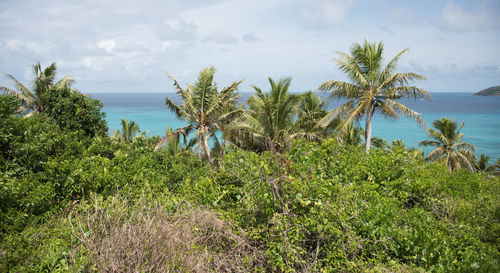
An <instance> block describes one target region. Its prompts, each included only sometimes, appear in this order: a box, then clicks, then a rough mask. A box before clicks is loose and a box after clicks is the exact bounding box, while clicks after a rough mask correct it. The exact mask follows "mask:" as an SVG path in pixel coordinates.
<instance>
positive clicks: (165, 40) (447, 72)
mask: <svg viewBox="0 0 500 273" xmlns="http://www.w3.org/2000/svg"><path fill="white" fill-rule="evenodd" d="M498 14H500V1H498V0H489V1H488V0H484V1H482V0H476V1H441V0H434V1H389V0H371V1H368V0H287V1H285V0H248V1H247V0H227V1H223V0H213V1H210V0H183V1H182V0H180V1H177V0H175V1H174V0H154V1H133V0H107V1H101V0H87V1H62V0H52V1H44V2H40V1H35V0H31V1H24V0H2V1H0V85H3V86H9V87H11V86H12V85H11V82H9V80H8V79H7V77H6V76H5V74H7V73H10V74H12V75H14V76H15V77H16V78H17V79H18V80H20V81H22V82H24V83H26V84H29V81H30V80H31V79H32V70H31V66H32V64H33V63H35V62H36V61H37V60H40V62H41V63H42V66H47V65H49V64H50V63H51V62H54V61H55V62H57V66H58V73H59V74H58V75H59V76H60V77H61V76H63V75H71V76H73V77H74V78H75V79H76V80H77V82H76V84H75V87H77V88H79V89H80V90H81V91H83V92H88V93H96V92H172V91H173V90H174V89H173V88H172V84H171V81H170V80H169V79H168V78H167V77H166V73H167V72H168V73H170V74H172V75H174V76H175V77H177V78H178V79H179V80H180V81H181V83H183V84H186V83H188V82H193V81H194V80H195V79H196V76H197V73H198V72H199V71H200V70H201V69H202V68H203V67H206V66H210V65H213V66H215V67H216V68H217V74H216V81H217V82H218V84H219V85H226V84H228V83H230V82H231V81H236V80H241V79H245V80H244V83H243V85H242V86H241V88H240V90H241V91H250V90H251V88H250V85H257V86H260V87H262V88H263V89H264V90H266V89H267V87H268V83H267V77H268V76H271V77H273V78H279V77H284V76H289V77H292V78H293V80H292V89H293V90H294V91H306V90H314V89H316V88H317V87H318V86H319V85H320V84H321V83H322V82H324V81H326V80H330V79H338V80H345V78H344V76H343V75H342V73H341V72H340V71H339V70H338V69H337V68H336V65H335V63H334V62H333V59H334V58H336V57H337V54H336V52H337V51H343V52H347V51H348V50H349V47H350V46H351V45H352V44H353V43H361V42H362V41H363V40H364V39H365V38H366V39H367V40H369V41H383V42H384V44H385V56H386V59H390V58H392V57H393V56H394V55H395V54H397V53H398V52H399V51H401V50H403V49H404V48H407V47H409V48H410V52H409V54H407V55H406V56H405V57H404V58H403V59H402V60H401V62H400V65H399V68H400V71H402V72H408V71H411V72H417V73H420V74H422V75H424V76H426V77H427V80H426V81H422V82H418V83H417V84H418V85H419V86H421V87H423V88H425V89H427V90H429V91H431V92H453V91H455V92H475V91H478V90H481V89H484V88H487V87H489V86H492V85H500V16H498Z"/></svg>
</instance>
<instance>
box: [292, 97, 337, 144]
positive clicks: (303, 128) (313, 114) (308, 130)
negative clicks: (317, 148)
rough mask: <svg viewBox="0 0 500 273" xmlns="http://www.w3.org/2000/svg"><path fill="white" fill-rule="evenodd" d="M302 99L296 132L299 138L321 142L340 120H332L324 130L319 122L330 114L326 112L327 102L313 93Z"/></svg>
mask: <svg viewBox="0 0 500 273" xmlns="http://www.w3.org/2000/svg"><path fill="white" fill-rule="evenodd" d="M301 97H302V98H301V101H300V104H299V107H298V112H297V120H296V121H295V123H294V127H295V129H294V131H295V132H296V134H297V136H300V137H304V138H305V139H307V140H309V141H320V140H321V139H323V138H325V137H326V136H327V135H328V134H330V133H332V132H333V131H334V128H335V127H336V126H337V125H338V122H339V120H338V119H333V120H331V121H330V123H329V124H328V125H327V126H325V127H324V128H323V127H321V126H317V125H318V122H319V121H320V120H321V119H322V118H324V117H325V116H326V115H327V113H328V112H327V111H326V110H325V101H323V99H322V98H321V96H319V95H315V94H314V93H313V92H312V91H308V92H306V93H304V94H302V95H301Z"/></svg>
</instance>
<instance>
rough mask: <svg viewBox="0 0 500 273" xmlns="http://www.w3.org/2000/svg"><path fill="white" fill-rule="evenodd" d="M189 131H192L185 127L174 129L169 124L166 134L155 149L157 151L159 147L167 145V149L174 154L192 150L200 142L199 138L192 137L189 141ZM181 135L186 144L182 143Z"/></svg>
mask: <svg viewBox="0 0 500 273" xmlns="http://www.w3.org/2000/svg"><path fill="white" fill-rule="evenodd" d="M189 133H190V132H189V131H186V130H185V128H180V129H177V130H175V131H173V130H172V128H171V127H170V126H168V128H167V132H166V134H165V136H164V137H162V138H161V139H160V141H159V142H158V143H157V144H156V145H155V147H154V150H155V151H157V150H158V149H161V148H162V147H165V146H166V149H167V151H168V152H169V153H170V154H172V155H176V154H179V153H183V152H187V151H191V149H192V148H193V147H194V146H195V145H196V143H197V142H198V139H197V138H191V139H190V140H189V141H187V136H188V135H189ZM181 136H182V140H183V142H184V146H183V145H182V144H181Z"/></svg>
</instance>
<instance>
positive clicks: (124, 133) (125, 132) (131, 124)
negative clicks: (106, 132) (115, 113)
mask: <svg viewBox="0 0 500 273" xmlns="http://www.w3.org/2000/svg"><path fill="white" fill-rule="evenodd" d="M121 124H122V130H121V131H120V130H117V131H113V138H115V139H117V140H118V141H120V142H126V143H130V142H132V141H134V140H135V139H137V138H139V137H141V136H143V133H140V132H141V130H140V129H139V125H138V124H137V123H136V122H135V121H133V120H130V121H129V120H128V119H127V120H124V119H121ZM137 133H139V134H138V135H136V134H137Z"/></svg>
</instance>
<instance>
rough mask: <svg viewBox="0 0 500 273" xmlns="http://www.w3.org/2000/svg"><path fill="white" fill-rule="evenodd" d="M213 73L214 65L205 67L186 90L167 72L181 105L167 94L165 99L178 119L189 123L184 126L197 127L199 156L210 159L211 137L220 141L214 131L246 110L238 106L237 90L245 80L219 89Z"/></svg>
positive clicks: (187, 128) (188, 128)
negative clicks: (209, 140)
mask: <svg viewBox="0 0 500 273" xmlns="http://www.w3.org/2000/svg"><path fill="white" fill-rule="evenodd" d="M214 74H215V68H214V67H208V68H204V69H203V70H201V71H200V74H199V75H198V80H197V81H196V82H195V84H194V85H190V84H188V85H187V87H186V89H183V88H182V87H181V85H180V84H179V82H178V81H177V80H176V79H175V78H173V77H172V76H170V75H168V76H169V77H170V79H172V80H173V81H174V86H175V88H176V89H177V94H179V95H180V96H181V98H182V104H181V105H177V104H175V103H174V102H173V101H172V100H170V99H169V98H168V97H167V98H166V99H165V103H166V105H167V107H168V108H169V109H170V110H171V111H172V112H174V113H175V115H176V116H177V118H179V119H181V120H183V121H185V122H187V123H188V125H187V126H186V127H184V129H185V130H190V129H195V132H196V138H197V139H198V144H197V146H196V148H197V149H198V151H199V155H200V156H201V157H206V158H207V159H208V161H210V162H212V159H211V157H210V148H209V145H208V139H209V138H211V137H213V138H214V139H215V141H216V142H219V140H218V138H217V136H216V134H215V133H216V132H217V131H219V130H221V129H222V127H223V126H224V125H225V124H229V123H230V122H231V121H232V120H234V119H235V118H236V117H237V116H238V115H239V114H241V113H242V112H243V109H241V108H239V107H237V106H236V103H237V102H238V98H239V96H238V94H237V90H238V86H239V85H240V83H241V82H242V81H237V82H233V83H231V84H230V85H229V86H228V87H224V88H222V89H221V90H220V91H219V90H217V84H216V83H215V82H214V80H213V79H214Z"/></svg>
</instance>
